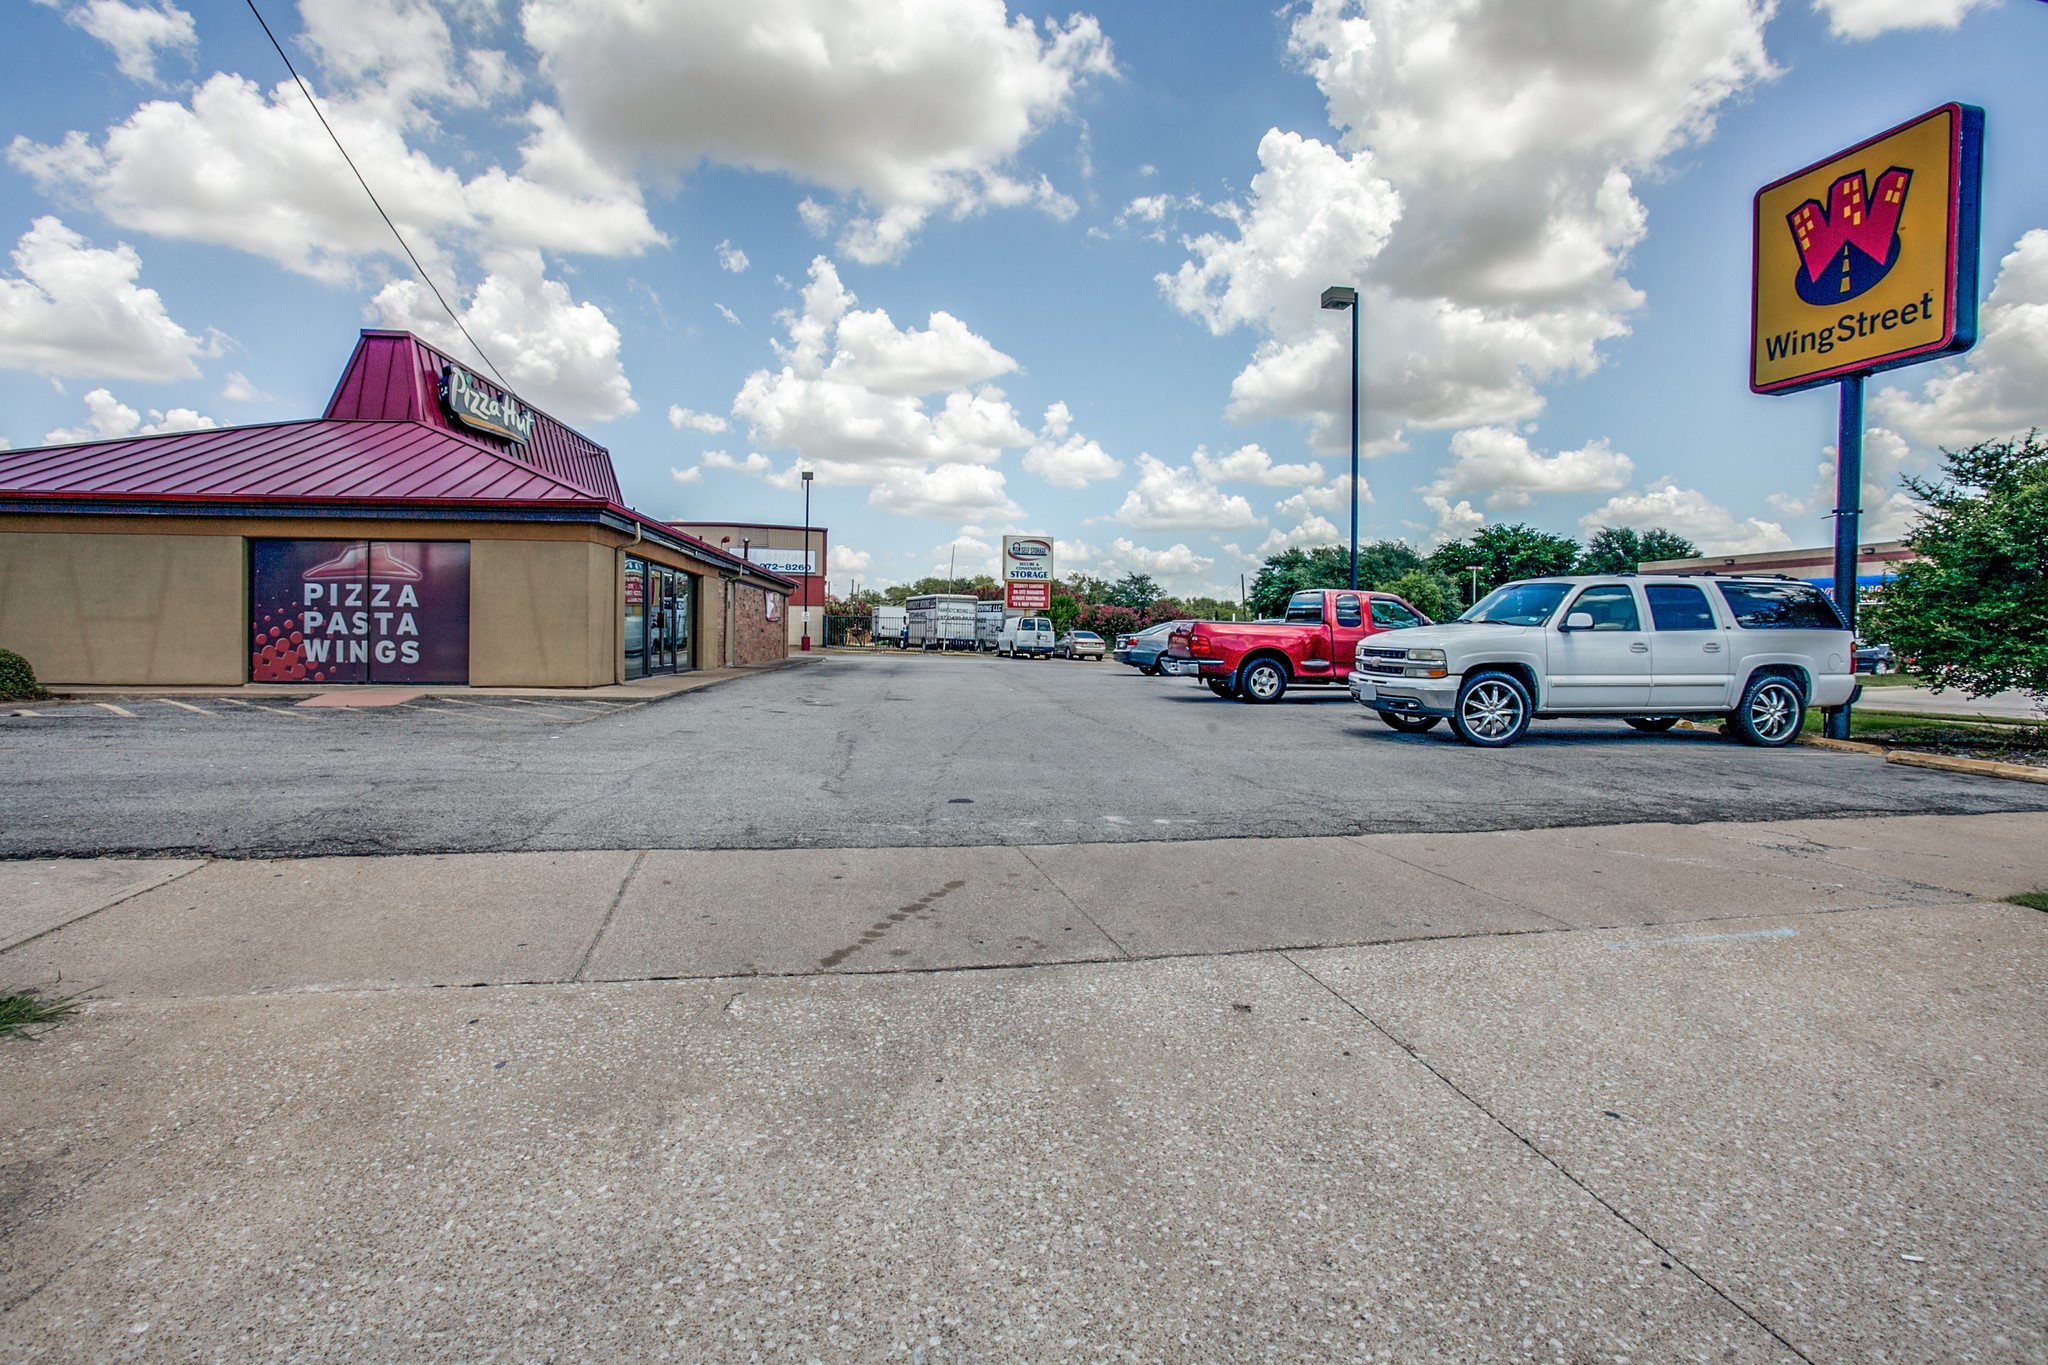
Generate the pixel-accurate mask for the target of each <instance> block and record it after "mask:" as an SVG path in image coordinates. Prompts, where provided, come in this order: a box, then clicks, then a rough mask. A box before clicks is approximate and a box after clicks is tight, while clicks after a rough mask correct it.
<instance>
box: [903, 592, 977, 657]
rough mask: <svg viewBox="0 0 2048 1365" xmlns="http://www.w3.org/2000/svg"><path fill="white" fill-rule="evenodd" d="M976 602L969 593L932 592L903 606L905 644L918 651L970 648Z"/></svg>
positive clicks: (972, 637) (972, 646)
mask: <svg viewBox="0 0 2048 1365" xmlns="http://www.w3.org/2000/svg"><path fill="white" fill-rule="evenodd" d="M975 606H976V599H975V597H974V595H973V594H972V593H965V592H933V593H926V594H925V595H924V596H922V597H913V598H911V599H910V600H909V601H908V602H906V603H904V608H905V611H906V612H907V614H908V617H909V624H910V634H909V635H908V636H906V637H905V640H906V643H907V644H909V645H912V646H915V647H916V648H918V649H973V648H975V643H974V616H975Z"/></svg>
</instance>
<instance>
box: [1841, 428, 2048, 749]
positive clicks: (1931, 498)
mask: <svg viewBox="0 0 2048 1365" xmlns="http://www.w3.org/2000/svg"><path fill="white" fill-rule="evenodd" d="M1942 461H1943V470H1942V476H1941V477H1940V478H1936V479H1918V478H1907V479H1904V480H1902V482H1904V484H1905V485H1906V488H1907V490H1908V491H1909V492H1911V493H1912V494H1913V496H1915V497H1916V498H1919V499H1920V500H1921V501H1922V502H1923V503H1925V504H1926V509H1927V510H1926V511H1925V512H1924V513H1922V514H1921V517H1920V522H1919V524H1918V525H1917V526H1916V527H1914V529H1913V533H1912V535H1910V536H1908V537H1907V538H1906V543H1907V544H1908V545H1910V546H1911V547H1912V548H1913V551H1914V553H1916V554H1917V555H1919V558H1918V559H1914V560H1909V561H1907V562H1906V563H1904V564H1902V565H1900V566H1899V571H1898V574H1897V576H1896V577H1894V578H1893V579H1892V581H1891V582H1890V583H1888V584H1887V585H1886V586H1885V590H1884V594H1883V595H1882V596H1881V597H1879V598H1878V599H1877V600H1876V601H1875V602H1874V603H1873V604H1872V605H1871V607H1870V610H1869V611H1868V613H1866V614H1865V615H1864V617H1863V619H1862V620H1861V621H1860V622H1859V623H1858V624H1859V625H1861V626H1862V627H1863V631H1864V634H1866V635H1867V636H1869V637H1870V638H1871V639H1876V640H1882V641H1884V642H1885V643H1886V644H1888V645H1890V646H1891V647H1892V648H1893V649H1894V650H1895V651H1897V652H1898V653H1899V654H1901V655H1903V656H1905V657H1906V658H1907V659H1909V660H1911V661H1912V666H1913V667H1914V668H1915V669H1917V670H1919V671H1920V672H1922V673H1925V674H1927V675H1928V677H1929V678H1930V679H1931V680H1932V681H1933V684H1934V686H1935V687H1937V688H1948V687H1955V688H1960V689H1962V690H1963V691H1965V692H1967V693H1969V694H1970V695H1971V696H1983V695H1984V694H1986V693H1989V692H2000V691H2004V690H2006V689H2008V688H2016V689H2018V690H2020V691H2023V692H2031V693H2032V694H2033V695H2034V697H2035V699H2036V700H2037V701H2038V702H2039V703H2040V704H2041V705H2042V706H2043V707H2044V708H2048V441H2043V440H2042V438H2041V433H2040V432H2039V431H2030V432H2028V433H2027V434H2026V436H2025V437H2014V438H2011V439H2008V440H2003V441H1984V442H1980V443H1979V444H1977V445H1974V446H1971V447H1969V448H1968V449H1967V450H1944V451H1942Z"/></svg>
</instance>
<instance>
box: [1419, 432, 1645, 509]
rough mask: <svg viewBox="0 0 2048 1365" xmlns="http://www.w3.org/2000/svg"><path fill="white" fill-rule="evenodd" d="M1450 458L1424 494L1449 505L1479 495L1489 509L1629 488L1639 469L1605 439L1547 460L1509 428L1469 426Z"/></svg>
mask: <svg viewBox="0 0 2048 1365" xmlns="http://www.w3.org/2000/svg"><path fill="white" fill-rule="evenodd" d="M1451 455H1452V457H1453V460H1452V463H1451V464H1450V465H1448V466H1446V467H1445V468H1443V469H1440V470H1438V471H1437V477H1436V479H1435V480H1434V481H1433V482H1432V483H1430V484H1429V485H1428V486H1427V487H1426V488H1425V489H1424V490H1423V491H1424V493H1425V494H1427V495H1429V496H1433V497H1438V498H1444V499H1447V500H1448V499H1451V498H1460V497H1464V496H1466V495H1471V494H1477V495H1479V497H1480V500H1481V501H1482V502H1483V503H1485V505H1486V506H1488V507H1490V508H1505V507H1527V506H1528V505H1529V504H1530V503H1531V502H1532V501H1534V500H1535V498H1537V497H1538V496H1541V495H1544V494H1551V493H1607V492H1612V491H1613V490H1615V489H1617V488H1626V487H1628V482H1629V480H1630V479H1631V478H1633V477H1634V476H1635V469H1636V467H1635V461H1633V460H1631V459H1629V457H1628V456H1626V455H1624V454H1622V453H1621V452H1620V451H1618V450H1614V449H1612V448H1611V447H1609V446H1608V444H1607V442H1606V440H1605V439H1599V440H1593V441H1588V442H1587V443H1586V444H1585V445H1583V446H1581V447H1579V448H1578V449H1577V450H1561V451H1559V452H1557V453H1556V454H1555V455H1546V454H1543V453H1541V452H1539V451H1537V450H1535V449H1533V448H1531V446H1530V445H1529V439H1528V437H1526V436H1524V435H1522V434H1521V433H1520V432H1518V431H1515V430H1514V429H1512V428H1510V427H1467V428H1466V429H1465V430H1463V431H1461V432H1458V433H1457V434H1456V435H1455V436H1453V437H1451Z"/></svg>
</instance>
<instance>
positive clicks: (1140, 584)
mask: <svg viewBox="0 0 2048 1365" xmlns="http://www.w3.org/2000/svg"><path fill="white" fill-rule="evenodd" d="M1101 600H1102V601H1103V602H1104V603H1105V604H1107V605H1109V606H1112V607H1129V608H1131V609H1132V610H1133V611H1143V610H1144V609H1145V608H1147V607H1149V606H1151V605H1152V604H1153V603H1154V602H1156V601H1158V600H1159V585H1158V584H1157V583H1155V582H1153V581H1152V575H1151V574H1146V573H1137V572H1135V571H1134V572H1131V573H1127V574H1125V575H1124V576H1123V577H1122V578H1119V579H1118V580H1117V581H1116V584H1115V586H1113V587H1111V588H1110V590H1109V592H1108V594H1107V595H1106V596H1104V597H1103V598H1102V599H1101Z"/></svg>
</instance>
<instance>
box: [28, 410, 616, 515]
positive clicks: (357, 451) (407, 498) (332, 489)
mask: <svg viewBox="0 0 2048 1365" xmlns="http://www.w3.org/2000/svg"><path fill="white" fill-rule="evenodd" d="M9 493H14V494H28V495H41V496H45V497H51V496H63V497H74V498H76V497H99V498H178V499H195V500H212V501H223V500H234V499H321V500H327V499H333V500H340V501H372V502H433V501H444V500H460V501H488V502H580V503H591V502H597V503H604V502H609V501H611V499H607V498H604V497H601V496H599V495H597V494H593V493H592V492H590V491H589V490H588V489H584V488H579V487H577V486H575V485H573V484H570V483H567V482H565V481H563V480H562V479H559V478H556V477H555V476H554V475H552V474H549V473H547V472H545V471H543V470H540V469H536V468H534V467H532V466H530V465H527V464H524V463H522V462H521V461H518V460H515V459H512V458H511V457H509V456H506V455H502V454H499V453H498V452H497V451H494V450H490V449H487V448H485V447H484V446H482V445H479V444H477V443H476V442H474V441H471V440H468V439H466V438H465V437H461V436H457V435H455V434H454V433H452V432H447V431H441V430H438V429H436V428H434V427H431V426H428V425H426V424H425V423H423V422H328V421H317V422H278V423H274V424H271V425H267V426H248V427H221V428H217V429H213V430H208V431H181V432H174V433H171V434H168V435H163V436H138V437H133V438H130V439H128V440H121V441H93V442H89V443H86V444H83V445H65V446H41V447H36V448H32V449H28V450H0V494H9Z"/></svg>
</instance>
